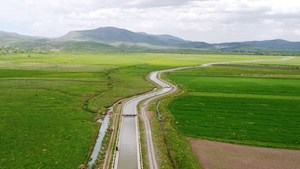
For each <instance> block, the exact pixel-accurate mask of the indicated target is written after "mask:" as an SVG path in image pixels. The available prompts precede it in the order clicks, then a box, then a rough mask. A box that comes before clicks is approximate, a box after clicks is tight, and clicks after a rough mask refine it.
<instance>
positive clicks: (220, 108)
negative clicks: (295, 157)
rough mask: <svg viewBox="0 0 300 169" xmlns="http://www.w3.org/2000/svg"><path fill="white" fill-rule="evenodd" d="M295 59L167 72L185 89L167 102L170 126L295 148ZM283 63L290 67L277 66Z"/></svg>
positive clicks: (298, 91) (299, 74)
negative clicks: (266, 63)
mask: <svg viewBox="0 0 300 169" xmlns="http://www.w3.org/2000/svg"><path fill="white" fill-rule="evenodd" d="M297 60H298V58H296V60H295V61H294V62H292V61H281V62H270V63H272V64H275V63H276V65H277V66H249V65H237V66H235V65H224V66H214V67H209V68H201V69H193V70H184V71H179V72H176V73H172V74H170V75H169V76H168V77H169V78H170V79H171V80H172V81H175V82H176V83H178V84H181V85H182V86H184V88H185V91H186V93H185V94H184V95H182V96H180V97H178V98H176V99H175V100H174V101H173V102H172V103H171V104H170V105H169V109H170V110H171V112H172V113H173V114H174V117H175V124H176V126H177V127H178V129H179V130H180V131H181V132H182V133H183V134H184V135H186V136H189V137H198V138H204V139H210V140H219V141H226V142H234V143H241V144H250V145H258V146H267V147H278V148H292V149H299V148H300V142H299V140H300V132H299V131H300V128H299V123H300V121H299V120H300V113H299V112H300V107H299V102H300V69H299V65H300V64H297ZM286 63H287V64H288V65H294V66H278V65H279V64H286ZM292 63H293V64H292ZM264 64H265V63H264ZM297 65H298V66H297Z"/></svg>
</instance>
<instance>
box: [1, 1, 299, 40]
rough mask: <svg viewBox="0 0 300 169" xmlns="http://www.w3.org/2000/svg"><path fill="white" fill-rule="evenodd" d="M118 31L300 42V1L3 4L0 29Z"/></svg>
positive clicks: (42, 33)
mask: <svg viewBox="0 0 300 169" xmlns="http://www.w3.org/2000/svg"><path fill="white" fill-rule="evenodd" d="M106 26H114V27H119V28H125V29H128V30H131V31H134V32H147V33H151V34H171V35H174V36H177V37H180V38H183V39H187V40H193V41H205V42H210V43H212V42H233V41H249V40H267V39H286V40H290V41H300V0H22V1H21V0H2V1H1V2H0V30H2V31H8V32H17V33H20V34H25V35H34V36H46V37H58V36H62V35H64V34H66V33H67V32H69V31H72V30H86V29H94V28H98V27H106Z"/></svg>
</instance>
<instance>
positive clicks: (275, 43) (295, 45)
mask: <svg viewBox="0 0 300 169" xmlns="http://www.w3.org/2000/svg"><path fill="white" fill-rule="evenodd" d="M214 46H215V47H216V48H218V49H227V50H229V49H235V50H238V49H252V50H254V49H257V50H259V49H262V50H299V51H300V42H289V41H286V40H281V39H275V40H265V41H247V42H231V43H221V44H214Z"/></svg>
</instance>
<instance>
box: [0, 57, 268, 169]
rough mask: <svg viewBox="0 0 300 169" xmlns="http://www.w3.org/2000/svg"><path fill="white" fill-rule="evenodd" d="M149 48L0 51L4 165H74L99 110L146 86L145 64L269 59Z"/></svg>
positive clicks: (91, 137) (83, 154)
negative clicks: (134, 50)
mask: <svg viewBox="0 0 300 169" xmlns="http://www.w3.org/2000/svg"><path fill="white" fill-rule="evenodd" d="M272 58H274V57H272V56H264V57H262V56H242V55H236V56H224V55H185V54H146V53H91V54H87V53H64V52H48V53H36V52H32V53H26V52H25V53H11V54H3V55H0V93H1V95H0V105H1V108H0V109H1V111H0V133H1V137H0V146H1V147H0V149H1V152H0V162H1V164H0V165H1V168H4V169H5V168H77V167H78V166H79V165H80V164H81V163H86V162H87V161H88V156H89V153H90V151H91V148H92V145H93V143H94V141H95V137H96V135H97V133H98V131H97V130H98V128H99V127H100V125H99V124H98V123H96V119H97V118H99V117H100V118H101V116H102V114H105V111H106V108H107V107H108V106H110V105H111V104H113V103H114V102H116V101H117V100H119V99H121V98H124V97H128V96H132V95H135V94H138V93H142V92H146V91H148V90H151V89H152V88H153V87H152V86H151V85H150V84H149V83H148V82H147V81H146V80H145V76H146V75H147V73H148V72H150V71H154V70H160V69H166V68H172V67H180V66H186V65H199V64H202V63H207V62H213V61H231V60H234V61H239V60H249V59H272Z"/></svg>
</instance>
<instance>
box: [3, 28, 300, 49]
mask: <svg viewBox="0 0 300 169" xmlns="http://www.w3.org/2000/svg"><path fill="white" fill-rule="evenodd" d="M7 47H8V48H34V49H48V50H67V51H87V50H88V51H139V52H151V51H152V52H158V51H159V52H164V51H165V52H172V51H174V52H178V51H182V52H199V51H203V50H205V51H211V52H246V53H247V52H257V51H258V52H263V53H264V51H267V52H269V51H275V52H276V51H289V52H300V42H289V41H286V40H281V39H276V40H265V41H246V42H229V43H215V44H209V43H206V42H195V41H188V40H184V39H181V38H178V37H175V36H172V35H151V34H147V33H143V32H132V31H129V30H126V29H120V28H115V27H101V28H97V29H92V30H82V31H71V32H69V33H67V34H66V35H64V36H61V37H58V38H43V37H32V36H25V35H20V34H17V33H9V32H3V31H0V48H7Z"/></svg>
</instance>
